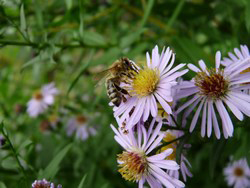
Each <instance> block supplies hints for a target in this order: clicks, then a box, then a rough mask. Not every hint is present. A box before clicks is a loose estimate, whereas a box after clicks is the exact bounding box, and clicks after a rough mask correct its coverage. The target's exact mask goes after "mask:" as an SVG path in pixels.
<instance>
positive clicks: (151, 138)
mask: <svg viewBox="0 0 250 188" xmlns="http://www.w3.org/2000/svg"><path fill="white" fill-rule="evenodd" d="M161 127H162V122H159V123H157V125H156V126H155V119H153V120H152V122H151V124H150V126H149V129H148V130H146V128H145V127H144V125H143V124H141V123H138V124H137V125H135V126H134V129H135V130H137V132H135V131H133V130H132V129H131V130H129V131H128V132H127V133H126V134H124V132H123V130H121V128H118V130H117V129H116V128H115V127H114V126H113V125H111V128H112V129H113V131H114V132H115V137H114V138H115V140H116V141H117V142H118V143H119V144H120V145H121V146H122V147H123V148H124V150H125V151H123V152H122V153H121V154H119V155H118V157H117V162H118V166H119V167H120V169H119V170H118V171H119V172H120V173H121V175H122V177H123V178H124V179H126V180H128V181H133V182H135V181H136V182H137V183H138V187H139V188H143V185H144V183H145V182H147V183H148V184H149V186H150V187H152V188H155V187H157V188H158V187H159V188H160V187H163V186H164V187H168V188H174V187H184V186H185V185H184V184H183V183H182V182H181V181H180V180H178V179H176V178H173V177H171V176H169V175H168V174H167V172H166V171H165V170H178V169H179V165H178V164H177V163H176V162H175V161H173V160H167V159H166V157H167V156H169V155H170V154H171V153H172V152H173V149H167V150H165V151H164V152H161V153H159V154H156V153H155V152H156V151H154V152H152V151H153V150H154V149H156V147H157V146H159V144H160V142H161V141H162V139H163V137H164V133H162V132H160V129H161Z"/></svg>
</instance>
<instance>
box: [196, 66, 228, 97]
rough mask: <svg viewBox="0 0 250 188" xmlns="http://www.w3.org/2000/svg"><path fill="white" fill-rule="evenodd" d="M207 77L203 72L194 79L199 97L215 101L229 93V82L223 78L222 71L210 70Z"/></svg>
mask: <svg viewBox="0 0 250 188" xmlns="http://www.w3.org/2000/svg"><path fill="white" fill-rule="evenodd" d="M208 73H209V75H207V74H206V73H205V72H199V73H197V75H196V77H195V85H196V86H197V87H198V88H199V90H200V95H204V96H207V97H208V98H210V99H213V100H217V99H220V98H222V97H225V95H226V94H227V93H228V91H229V81H228V80H227V79H226V78H225V76H224V71H223V70H218V72H216V69H210V70H208Z"/></svg>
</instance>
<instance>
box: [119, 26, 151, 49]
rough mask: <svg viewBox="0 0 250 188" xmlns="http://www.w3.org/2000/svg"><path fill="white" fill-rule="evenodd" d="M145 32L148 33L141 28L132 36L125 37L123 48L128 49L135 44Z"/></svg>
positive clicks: (122, 42)
mask: <svg viewBox="0 0 250 188" xmlns="http://www.w3.org/2000/svg"><path fill="white" fill-rule="evenodd" d="M145 31H146V29H144V28H141V29H139V30H138V31H136V32H132V33H131V34H129V35H127V36H125V37H123V38H122V39H121V43H120V46H121V48H126V47H128V46H129V45H131V44H133V43H134V42H135V41H136V40H138V39H139V37H140V36H141V34H142V33H144V32H145Z"/></svg>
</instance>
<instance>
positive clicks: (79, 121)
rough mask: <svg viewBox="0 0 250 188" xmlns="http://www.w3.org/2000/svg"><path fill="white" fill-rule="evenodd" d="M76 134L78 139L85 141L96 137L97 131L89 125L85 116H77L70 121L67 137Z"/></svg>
mask: <svg viewBox="0 0 250 188" xmlns="http://www.w3.org/2000/svg"><path fill="white" fill-rule="evenodd" d="M74 132H76V137H77V138H80V139H81V140H83V141H84V140H86V139H87V138H88V137H89V136H94V135H96V129H95V128H94V127H90V126H89V125H88V122H87V118H86V117H85V116H83V115H79V116H76V117H74V118H71V119H70V120H69V121H68V124H67V135H68V136H71V135H72V134H73V133H74Z"/></svg>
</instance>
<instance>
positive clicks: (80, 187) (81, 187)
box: [78, 174, 87, 188]
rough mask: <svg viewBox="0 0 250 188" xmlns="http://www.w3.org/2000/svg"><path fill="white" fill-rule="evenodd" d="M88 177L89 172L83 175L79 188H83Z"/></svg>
mask: <svg viewBox="0 0 250 188" xmlns="http://www.w3.org/2000/svg"><path fill="white" fill-rule="evenodd" d="M86 177H87V174H84V176H83V177H82V180H81V182H80V184H79V185H78V188H83V184H84V182H85V180H86Z"/></svg>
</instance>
